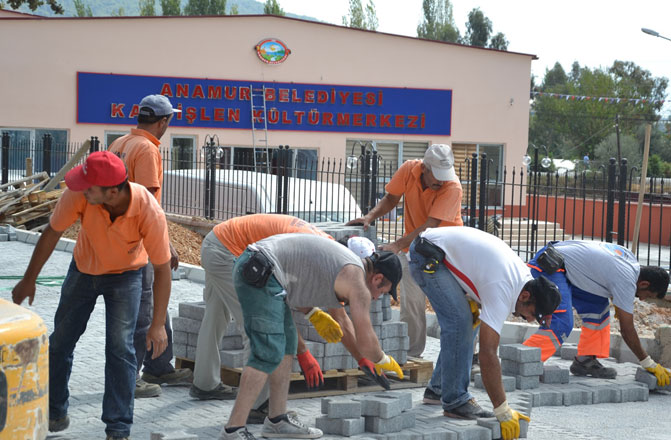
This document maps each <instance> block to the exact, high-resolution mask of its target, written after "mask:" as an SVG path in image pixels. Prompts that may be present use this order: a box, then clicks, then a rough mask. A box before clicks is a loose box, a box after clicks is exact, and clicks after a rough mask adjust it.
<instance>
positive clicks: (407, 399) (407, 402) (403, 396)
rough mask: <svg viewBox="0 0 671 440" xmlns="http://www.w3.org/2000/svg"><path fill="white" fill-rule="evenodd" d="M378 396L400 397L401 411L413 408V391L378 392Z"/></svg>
mask: <svg viewBox="0 0 671 440" xmlns="http://www.w3.org/2000/svg"><path fill="white" fill-rule="evenodd" d="M375 396H376V397H383V398H385V399H387V398H390V397H394V398H396V399H398V401H399V403H400V405H401V411H406V410H409V409H412V393H407V392H405V393H404V392H402V391H385V392H384V393H382V394H376V395H375Z"/></svg>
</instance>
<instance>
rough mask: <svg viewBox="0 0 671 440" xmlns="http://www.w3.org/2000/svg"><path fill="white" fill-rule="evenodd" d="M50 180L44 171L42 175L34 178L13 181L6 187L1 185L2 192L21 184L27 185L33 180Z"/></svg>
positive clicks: (39, 174)
mask: <svg viewBox="0 0 671 440" xmlns="http://www.w3.org/2000/svg"><path fill="white" fill-rule="evenodd" d="M48 178H49V175H48V174H47V173H46V172H45V171H42V172H41V173H37V174H33V175H32V176H28V177H24V178H23V179H19V180H13V181H11V182H7V183H5V184H4V185H0V190H3V189H5V188H9V187H10V186H16V185H19V184H21V183H26V182H32V181H33V180H40V181H44V180H47V179H48Z"/></svg>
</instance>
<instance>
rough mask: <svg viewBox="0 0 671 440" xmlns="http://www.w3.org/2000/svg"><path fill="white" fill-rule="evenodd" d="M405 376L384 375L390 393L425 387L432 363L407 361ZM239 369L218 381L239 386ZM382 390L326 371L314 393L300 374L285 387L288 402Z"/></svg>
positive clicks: (359, 376)
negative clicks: (322, 381) (388, 383)
mask: <svg viewBox="0 0 671 440" xmlns="http://www.w3.org/2000/svg"><path fill="white" fill-rule="evenodd" d="M194 365H195V362H194V361H193V360H191V359H184V358H179V357H178V358H176V362H175V366H176V367H177V368H190V369H192V370H193V368H194ZM401 368H402V369H403V374H404V375H405V377H404V378H403V380H401V379H398V378H396V377H395V376H392V375H390V374H387V378H389V382H390V384H391V389H392V390H400V389H404V388H420V387H425V386H426V385H427V384H428V383H429V380H430V379H431V374H432V373H433V362H431V361H427V360H424V359H418V358H410V359H408V362H406V363H405V365H403V366H402V367H401ZM241 374H242V368H228V367H221V381H222V382H223V383H225V384H226V385H230V386H233V387H237V386H238V385H240V375H241ZM381 389H382V387H380V386H379V385H377V383H375V382H373V381H371V380H370V379H368V378H367V377H366V375H365V374H364V373H363V372H362V371H361V370H359V369H351V370H328V371H325V372H324V386H323V387H322V388H321V389H319V390H316V391H308V389H307V386H306V385H305V378H304V377H303V375H302V374H300V373H291V382H290V384H289V399H304V398H310V397H325V396H336V395H341V394H352V393H367V392H372V391H380V390H381Z"/></svg>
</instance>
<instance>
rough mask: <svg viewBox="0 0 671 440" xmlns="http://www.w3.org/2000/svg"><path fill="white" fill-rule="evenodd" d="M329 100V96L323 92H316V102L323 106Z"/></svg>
mask: <svg viewBox="0 0 671 440" xmlns="http://www.w3.org/2000/svg"><path fill="white" fill-rule="evenodd" d="M328 100H329V94H328V93H327V92H325V91H323V90H318V91H317V102H318V103H319V104H323V103H325V102H326V101H328Z"/></svg>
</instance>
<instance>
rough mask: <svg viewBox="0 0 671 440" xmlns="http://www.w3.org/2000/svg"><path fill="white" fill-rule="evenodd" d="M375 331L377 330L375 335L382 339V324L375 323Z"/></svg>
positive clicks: (379, 339)
mask: <svg viewBox="0 0 671 440" xmlns="http://www.w3.org/2000/svg"><path fill="white" fill-rule="evenodd" d="M373 331H374V332H375V336H376V337H377V339H378V341H381V340H382V325H374V326H373Z"/></svg>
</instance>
